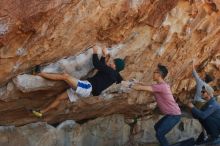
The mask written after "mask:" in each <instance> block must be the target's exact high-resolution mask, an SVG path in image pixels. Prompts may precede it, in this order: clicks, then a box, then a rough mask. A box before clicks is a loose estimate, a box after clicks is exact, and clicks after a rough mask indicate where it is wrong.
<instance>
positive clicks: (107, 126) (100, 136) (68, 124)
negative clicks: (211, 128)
mask: <svg viewBox="0 0 220 146" xmlns="http://www.w3.org/2000/svg"><path fill="white" fill-rule="evenodd" d="M157 120H158V117H154V118H150V117H143V118H142V119H139V120H138V124H137V126H136V127H135V128H130V126H129V125H128V123H126V121H125V119H124V117H123V116H122V115H114V116H108V117H105V118H102V117H101V118H97V119H95V120H91V121H89V122H87V123H86V124H82V125H79V124H76V123H75V122H74V121H72V120H68V121H65V122H63V123H61V124H59V125H58V126H57V127H56V128H55V127H53V126H50V125H48V124H46V123H44V122H37V123H32V124H28V125H25V126H21V127H13V126H8V127H7V126H5V127H1V129H0V137H1V138H0V145H4V146H14V145H17V146H43V145H44V146H104V145H105V146H129V145H131V146H139V145H143V144H145V145H146V146H149V145H150V144H152V143H156V139H155V136H154V135H155V133H154V132H153V131H154V130H152V126H151V125H152V124H153V123H155V121H157ZM180 131H184V132H183V133H182V134H181V132H180ZM200 131H201V128H200V125H199V124H198V122H197V121H195V120H192V119H188V118H183V119H182V121H181V122H180V123H179V124H177V126H176V127H175V128H174V129H173V130H172V131H171V132H170V133H169V135H168V136H167V138H168V139H169V141H170V142H171V143H173V142H176V141H178V140H181V139H185V138H188V137H190V136H192V137H196V136H198V134H199V132H200ZM131 137H132V138H131Z"/></svg>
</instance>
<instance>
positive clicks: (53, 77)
mask: <svg viewBox="0 0 220 146" xmlns="http://www.w3.org/2000/svg"><path fill="white" fill-rule="evenodd" d="M38 75H39V76H41V77H43V78H47V79H50V80H56V81H58V80H62V81H65V82H66V83H68V84H69V85H70V86H71V87H72V88H74V89H76V87H77V84H78V79H76V78H74V77H72V76H70V75H69V74H67V73H61V74H58V73H45V72H41V73H39V74H38Z"/></svg>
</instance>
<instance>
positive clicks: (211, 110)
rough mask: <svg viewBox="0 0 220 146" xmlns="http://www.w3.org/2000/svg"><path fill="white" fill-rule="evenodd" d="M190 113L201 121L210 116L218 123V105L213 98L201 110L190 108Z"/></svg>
mask: <svg viewBox="0 0 220 146" xmlns="http://www.w3.org/2000/svg"><path fill="white" fill-rule="evenodd" d="M192 113H193V114H194V115H195V116H197V117H198V118H200V119H203V120H204V119H206V118H208V117H209V116H212V117H213V118H215V119H218V120H219V122H220V105H219V103H218V102H217V101H216V100H215V99H214V98H213V97H212V98H211V99H210V100H209V101H208V102H207V103H206V104H205V105H204V106H203V107H202V108H201V110H199V109H197V108H195V107H194V108H192Z"/></svg>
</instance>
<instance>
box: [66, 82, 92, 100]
mask: <svg viewBox="0 0 220 146" xmlns="http://www.w3.org/2000/svg"><path fill="white" fill-rule="evenodd" d="M91 92H92V85H91V83H90V82H88V81H81V80H78V84H77V88H76V91H74V89H72V88H69V89H68V90H67V94H68V97H69V100H70V101H71V102H74V101H76V100H77V99H78V97H88V96H90V94H91Z"/></svg>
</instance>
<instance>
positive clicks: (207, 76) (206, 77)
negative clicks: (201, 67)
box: [204, 73, 214, 83]
mask: <svg viewBox="0 0 220 146" xmlns="http://www.w3.org/2000/svg"><path fill="white" fill-rule="evenodd" d="M204 80H205V82H206V83H210V82H212V81H213V80H214V77H212V76H211V75H209V74H207V73H206V74H205V79H204Z"/></svg>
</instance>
